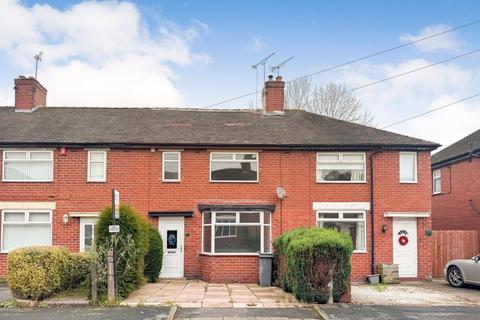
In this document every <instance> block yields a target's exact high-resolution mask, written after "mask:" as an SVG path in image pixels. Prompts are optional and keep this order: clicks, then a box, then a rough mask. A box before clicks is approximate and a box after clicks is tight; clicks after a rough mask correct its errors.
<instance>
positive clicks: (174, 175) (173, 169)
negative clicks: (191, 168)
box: [162, 151, 182, 182]
mask: <svg viewBox="0 0 480 320" xmlns="http://www.w3.org/2000/svg"><path fill="white" fill-rule="evenodd" d="M181 171H182V155H181V153H180V152H179V151H168V152H163V154H162V181H164V182H179V181H180V180H181Z"/></svg>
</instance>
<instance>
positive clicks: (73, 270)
mask: <svg viewBox="0 0 480 320" xmlns="http://www.w3.org/2000/svg"><path fill="white" fill-rule="evenodd" d="M89 266H90V260H89V258H88V256H86V255H80V254H72V253H70V251H68V249H67V248H63V247H27V248H21V249H17V250H13V251H11V252H10V253H9V254H8V258H7V269H8V276H7V279H8V285H9V286H10V289H11V290H12V292H13V294H14V295H15V296H16V297H18V298H24V299H35V300H39V299H43V298H46V297H48V296H50V295H51V294H53V293H55V292H58V291H60V290H63V289H67V288H69V287H76V286H78V285H80V283H81V282H83V281H84V280H85V279H86V278H87V275H88V272H89V269H90V268H89Z"/></svg>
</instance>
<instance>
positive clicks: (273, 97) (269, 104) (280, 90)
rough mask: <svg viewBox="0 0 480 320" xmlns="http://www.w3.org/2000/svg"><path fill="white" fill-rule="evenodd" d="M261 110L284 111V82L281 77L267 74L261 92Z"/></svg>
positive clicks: (269, 111)
mask: <svg viewBox="0 0 480 320" xmlns="http://www.w3.org/2000/svg"><path fill="white" fill-rule="evenodd" d="M262 101H263V110H264V112H265V113H283V112H284V111H285V82H284V81H283V79H282V77H280V76H277V77H276V78H275V80H273V76H272V75H270V76H268V80H267V81H266V82H265V88H263V92H262Z"/></svg>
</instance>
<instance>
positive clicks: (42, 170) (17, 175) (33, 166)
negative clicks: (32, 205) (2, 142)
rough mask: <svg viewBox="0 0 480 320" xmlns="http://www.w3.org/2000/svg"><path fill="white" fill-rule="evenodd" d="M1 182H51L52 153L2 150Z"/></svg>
mask: <svg viewBox="0 0 480 320" xmlns="http://www.w3.org/2000/svg"><path fill="white" fill-rule="evenodd" d="M3 181H11V182H51V181H53V151H44V150H42V151H37V150H4V151H3Z"/></svg>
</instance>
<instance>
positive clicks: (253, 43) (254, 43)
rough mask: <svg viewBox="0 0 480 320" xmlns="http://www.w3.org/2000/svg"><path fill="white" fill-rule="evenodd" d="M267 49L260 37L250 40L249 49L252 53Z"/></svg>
mask: <svg viewBox="0 0 480 320" xmlns="http://www.w3.org/2000/svg"><path fill="white" fill-rule="evenodd" d="M266 47H267V43H266V42H265V41H264V40H263V38H262V37H261V36H253V37H252V38H251V39H250V49H251V50H252V51H255V52H258V51H261V50H263V49H265V48H266Z"/></svg>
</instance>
